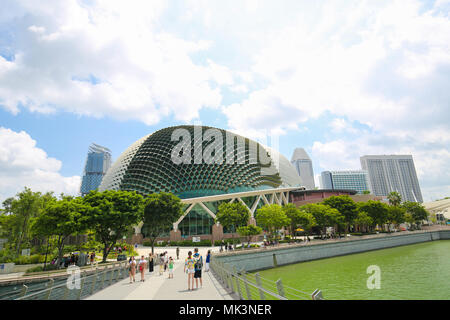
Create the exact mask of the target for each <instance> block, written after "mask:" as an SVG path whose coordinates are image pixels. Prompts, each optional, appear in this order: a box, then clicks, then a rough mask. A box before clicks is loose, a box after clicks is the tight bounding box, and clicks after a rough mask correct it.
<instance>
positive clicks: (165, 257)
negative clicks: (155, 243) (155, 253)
mask: <svg viewBox="0 0 450 320" xmlns="http://www.w3.org/2000/svg"><path fill="white" fill-rule="evenodd" d="M168 264H169V254H168V253H167V251H166V252H164V272H166V271H167V266H168Z"/></svg>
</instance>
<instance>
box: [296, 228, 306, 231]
mask: <svg viewBox="0 0 450 320" xmlns="http://www.w3.org/2000/svg"><path fill="white" fill-rule="evenodd" d="M295 231H305V230H303V229H302V228H298V229H295Z"/></svg>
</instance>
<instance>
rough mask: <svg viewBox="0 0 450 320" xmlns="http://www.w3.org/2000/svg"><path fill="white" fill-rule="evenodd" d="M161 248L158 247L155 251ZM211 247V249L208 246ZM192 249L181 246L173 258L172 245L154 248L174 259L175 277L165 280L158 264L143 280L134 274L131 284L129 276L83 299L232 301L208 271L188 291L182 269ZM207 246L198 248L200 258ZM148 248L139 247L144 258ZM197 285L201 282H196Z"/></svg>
mask: <svg viewBox="0 0 450 320" xmlns="http://www.w3.org/2000/svg"><path fill="white" fill-rule="evenodd" d="M158 249H160V250H158ZM209 249H212V248H209ZM189 250H191V251H192V249H185V248H180V259H179V260H176V254H175V248H167V249H166V248H156V250H155V253H160V252H163V251H167V252H168V254H169V255H170V256H172V257H173V258H174V262H175V265H174V276H173V279H168V271H166V272H164V273H163V275H162V276H160V275H159V266H155V271H154V272H153V273H152V274H150V273H149V272H148V268H147V271H146V272H145V282H141V281H139V280H140V279H141V275H140V274H139V273H136V282H134V283H130V279H129V277H128V278H126V279H124V280H122V281H119V282H118V283H116V284H114V285H112V286H110V287H108V288H105V289H104V290H101V291H99V292H97V293H95V294H94V295H92V296H90V297H88V298H86V300H233V297H232V296H231V295H230V294H229V293H228V292H227V291H226V290H225V289H224V288H223V286H222V285H221V284H220V283H219V282H218V281H217V279H216V278H215V277H214V276H213V275H212V273H211V272H205V271H204V270H203V272H202V280H203V287H202V288H199V289H196V290H194V291H188V290H187V275H186V274H185V273H184V272H183V268H184V260H185V258H186V257H187V251H189ZM207 250H208V249H204V248H199V251H200V254H202V256H203V259H205V258H206V252H207ZM150 251H151V248H148V247H142V248H138V252H139V253H140V254H141V255H142V254H144V256H145V257H148V253H149V252H150ZM199 287H200V283H199Z"/></svg>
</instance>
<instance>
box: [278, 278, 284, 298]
mask: <svg viewBox="0 0 450 320" xmlns="http://www.w3.org/2000/svg"><path fill="white" fill-rule="evenodd" d="M276 283H277V290H278V294H279V295H280V296H282V297H286V295H285V293H284V287H283V282H282V281H281V279H278V280H277V282H276Z"/></svg>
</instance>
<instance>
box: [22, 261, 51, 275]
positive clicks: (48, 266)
mask: <svg viewBox="0 0 450 320" xmlns="http://www.w3.org/2000/svg"><path fill="white" fill-rule="evenodd" d="M56 269H57V265H56V264H50V263H47V265H46V266H45V271H51V270H56ZM43 271H44V266H36V267H33V268H30V269H28V270H27V271H26V273H27V274H28V273H34V272H43Z"/></svg>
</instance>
